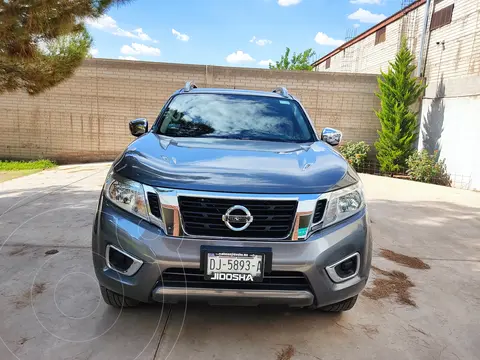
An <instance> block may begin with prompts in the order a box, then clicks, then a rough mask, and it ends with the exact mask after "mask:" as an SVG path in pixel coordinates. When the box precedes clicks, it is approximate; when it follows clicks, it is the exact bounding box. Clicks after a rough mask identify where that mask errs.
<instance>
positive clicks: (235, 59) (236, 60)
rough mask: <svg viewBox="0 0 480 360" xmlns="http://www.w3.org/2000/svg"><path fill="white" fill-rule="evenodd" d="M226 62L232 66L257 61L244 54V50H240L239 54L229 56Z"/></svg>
mask: <svg viewBox="0 0 480 360" xmlns="http://www.w3.org/2000/svg"><path fill="white" fill-rule="evenodd" d="M225 60H227V62H229V63H230V64H246V63H249V62H253V61H255V59H254V58H252V57H251V56H250V55H248V54H246V53H244V52H243V51H242V50H238V51H237V52H234V53H232V54H230V55H228V56H227V57H226V58H225Z"/></svg>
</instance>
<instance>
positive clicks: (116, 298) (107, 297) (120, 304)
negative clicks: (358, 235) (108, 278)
mask: <svg viewBox="0 0 480 360" xmlns="http://www.w3.org/2000/svg"><path fill="white" fill-rule="evenodd" d="M100 292H101V293H102V298H103V301H105V303H107V304H108V305H110V306H113V307H114V308H132V307H136V306H138V305H140V302H139V301H137V300H133V299H130V298H128V297H126V296H123V295H120V294H117V293H115V292H113V291H111V290H108V289H107V288H106V287H104V286H100Z"/></svg>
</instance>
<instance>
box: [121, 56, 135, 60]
mask: <svg viewBox="0 0 480 360" xmlns="http://www.w3.org/2000/svg"><path fill="white" fill-rule="evenodd" d="M118 58H119V59H120V60H138V59H137V58H136V57H134V56H121V55H120V56H119V57H118Z"/></svg>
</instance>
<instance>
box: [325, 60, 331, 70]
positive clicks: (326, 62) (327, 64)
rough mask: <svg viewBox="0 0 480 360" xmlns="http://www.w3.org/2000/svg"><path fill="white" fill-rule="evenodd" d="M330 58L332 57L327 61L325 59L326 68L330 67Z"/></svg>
mask: <svg viewBox="0 0 480 360" xmlns="http://www.w3.org/2000/svg"><path fill="white" fill-rule="evenodd" d="M330 60H331V58H328V59H327V61H325V69H330Z"/></svg>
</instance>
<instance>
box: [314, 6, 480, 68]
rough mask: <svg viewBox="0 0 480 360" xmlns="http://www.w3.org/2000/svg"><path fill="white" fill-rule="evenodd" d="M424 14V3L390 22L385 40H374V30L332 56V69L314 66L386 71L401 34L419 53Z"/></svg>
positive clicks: (324, 64)
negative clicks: (379, 41)
mask: <svg viewBox="0 0 480 360" xmlns="http://www.w3.org/2000/svg"><path fill="white" fill-rule="evenodd" d="M444 1H445V0H444ZM447 1H450V0H447ZM479 1H480V0H479ZM399 4H400V3H399ZM424 18H425V5H422V6H420V7H418V8H416V9H414V10H412V11H410V12H409V13H407V15H405V16H403V17H401V18H400V19H398V20H397V21H394V22H393V23H391V24H389V25H387V29H386V36H385V41H384V42H382V43H379V44H375V37H376V34H375V33H373V34H371V35H370V36H368V37H366V38H365V39H363V40H360V41H359V42H357V43H355V44H353V45H351V46H350V47H348V48H347V49H345V50H344V51H341V52H339V53H338V54H336V55H334V56H332V57H331V59H330V68H329V69H327V68H326V67H325V66H326V63H325V62H323V63H321V64H320V65H318V66H317V67H316V68H315V71H340V72H354V73H363V74H380V71H387V70H388V67H389V62H390V61H393V60H394V59H395V55H396V53H397V51H398V49H399V47H400V40H401V38H402V35H403V36H405V37H406V38H407V43H408V46H409V48H410V49H411V50H412V51H413V53H414V54H416V56H418V54H419V53H420V38H421V34H422V29H423V23H424Z"/></svg>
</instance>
